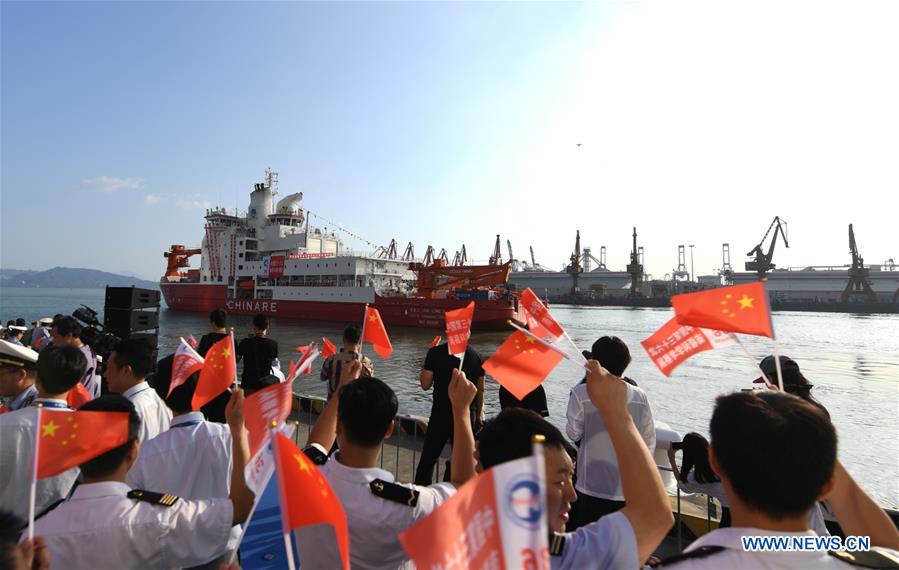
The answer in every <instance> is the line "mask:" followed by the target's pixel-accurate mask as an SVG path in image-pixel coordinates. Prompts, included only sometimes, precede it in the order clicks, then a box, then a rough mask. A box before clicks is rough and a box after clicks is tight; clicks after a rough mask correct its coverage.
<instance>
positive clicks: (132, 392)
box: [106, 339, 172, 441]
mask: <svg viewBox="0 0 899 570" xmlns="http://www.w3.org/2000/svg"><path fill="white" fill-rule="evenodd" d="M154 364H155V362H154V361H153V350H152V348H151V347H150V345H149V344H148V343H147V342H145V341H143V340H140V339H125V340H123V341H122V342H120V343H119V344H117V345H116V347H115V350H113V351H112V354H110V355H109V364H108V365H107V366H106V383H107V385H108V386H109V391H110V392H111V393H113V394H121V395H122V396H125V397H126V398H128V399H129V400H131V403H132V404H134V409H135V410H137V415H138V416H140V421H141V427H140V440H141V441H147V440H149V439H153V438H154V437H156V436H157V435H159V434H160V433H162V432H164V431H166V430H167V429H169V422H171V420H172V412H171V411H170V410H169V409H168V407H167V406H166V405H165V402H163V401H162V398H160V397H159V395H158V394H157V393H156V390H154V389H153V388H152V387H151V386H150V385H149V384H148V383H147V376H149V374H150V372H152V371H153V365H154Z"/></svg>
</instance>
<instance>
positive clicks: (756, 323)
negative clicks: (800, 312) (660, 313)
mask: <svg viewBox="0 0 899 570" xmlns="http://www.w3.org/2000/svg"><path fill="white" fill-rule="evenodd" d="M671 306H672V307H674V312H675V314H676V315H677V322H678V323H680V324H682V325H693V326H694V327H703V328H707V329H715V330H719V331H729V332H736V333H743V334H754V335H759V336H767V337H769V338H774V327H773V326H772V324H771V311H770V308H769V307H768V292H767V291H766V289H765V284H764V283H762V282H758V283H749V284H746V285H734V286H733V287H721V288H718V289H710V290H708V291H700V292H698V293H686V294H684V295H675V296H673V297H671Z"/></svg>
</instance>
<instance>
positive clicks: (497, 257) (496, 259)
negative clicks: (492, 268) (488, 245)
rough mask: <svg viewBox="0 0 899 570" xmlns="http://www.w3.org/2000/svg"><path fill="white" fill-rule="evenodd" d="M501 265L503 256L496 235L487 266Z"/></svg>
mask: <svg viewBox="0 0 899 570" xmlns="http://www.w3.org/2000/svg"><path fill="white" fill-rule="evenodd" d="M502 264H503V254H502V251H500V245H499V234H496V244H495V245H494V246H493V255H491V256H490V261H489V262H488V265H502Z"/></svg>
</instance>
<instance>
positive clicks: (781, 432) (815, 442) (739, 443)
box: [711, 391, 837, 520]
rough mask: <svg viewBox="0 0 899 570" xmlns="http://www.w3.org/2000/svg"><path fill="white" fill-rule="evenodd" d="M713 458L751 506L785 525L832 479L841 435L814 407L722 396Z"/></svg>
mask: <svg viewBox="0 0 899 570" xmlns="http://www.w3.org/2000/svg"><path fill="white" fill-rule="evenodd" d="M711 435H712V446H713V447H714V453H715V459H716V461H717V463H718V466H719V468H720V470H721V473H722V475H723V476H724V477H726V478H727V479H728V481H730V484H731V487H732V488H733V491H734V493H736V494H737V495H738V496H739V497H740V499H741V500H742V501H743V502H744V503H746V505H747V506H749V507H751V508H753V509H756V510H758V511H761V512H762V513H764V514H765V515H767V516H769V517H772V518H774V519H775V520H781V519H783V518H785V517H798V516H802V515H803V514H805V513H806V512H807V511H808V510H809V509H810V508H811V507H812V505H814V504H815V501H816V500H817V499H818V496H819V495H820V494H821V490H822V489H823V488H824V485H825V484H826V483H827V482H828V481H829V480H830V478H831V477H832V476H833V471H834V466H835V463H836V458H837V434H836V430H835V429H834V427H833V424H831V423H830V419H829V418H828V417H827V416H826V415H825V414H824V413H823V412H822V411H821V410H820V409H819V408H818V407H816V406H815V405H813V404H811V403H809V402H806V401H805V400H802V399H800V398H797V397H796V396H793V395H791V394H784V393H780V392H768V391H752V392H736V393H733V394H728V395H726V396H719V397H718V399H717V400H716V402H715V411H714V412H713V413H712V421H711Z"/></svg>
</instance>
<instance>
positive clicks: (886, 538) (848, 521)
mask: <svg viewBox="0 0 899 570" xmlns="http://www.w3.org/2000/svg"><path fill="white" fill-rule="evenodd" d="M826 498H827V502H828V503H829V504H830V508H831V509H832V510H833V513H834V515H836V517H837V522H839V523H840V528H842V529H843V534H845V535H846V536H850V535H852V536H870V537H871V544H872V545H873V546H884V547H886V548H892V549H893V550H899V531H897V530H896V527H895V526H894V525H893V522H892V521H891V520H890V517H888V516H887V514H886V513H885V512H884V511H883V509H882V508H880V506H879V505H878V504H877V503H875V502H874V500H873V499H872V498H871V497H869V496H868V494H867V493H865V491H864V490H863V489H862V488H861V487H859V485H858V483H856V482H855V480H854V479H853V478H852V476H851V475H849V472H848V471H846V468H845V467H843V464H842V463H840V462H839V461H837V465H836V469H834V474H833V489H831V491H830V494H828V495H827V497H826Z"/></svg>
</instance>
